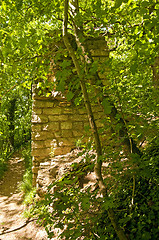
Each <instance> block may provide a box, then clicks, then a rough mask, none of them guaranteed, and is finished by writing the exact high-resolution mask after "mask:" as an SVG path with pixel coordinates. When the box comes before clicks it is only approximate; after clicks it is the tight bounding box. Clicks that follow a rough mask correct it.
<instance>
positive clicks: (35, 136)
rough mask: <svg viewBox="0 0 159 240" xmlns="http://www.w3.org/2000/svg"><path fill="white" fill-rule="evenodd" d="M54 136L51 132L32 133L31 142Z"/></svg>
mask: <svg viewBox="0 0 159 240" xmlns="http://www.w3.org/2000/svg"><path fill="white" fill-rule="evenodd" d="M53 136H54V134H53V133H51V132H38V133H37V132H32V140H33V141H34V140H46V139H48V137H49V138H51V137H53Z"/></svg>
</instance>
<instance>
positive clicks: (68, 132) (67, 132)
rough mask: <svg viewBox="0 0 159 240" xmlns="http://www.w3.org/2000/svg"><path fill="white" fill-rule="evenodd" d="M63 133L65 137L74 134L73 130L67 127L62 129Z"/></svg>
mask: <svg viewBox="0 0 159 240" xmlns="http://www.w3.org/2000/svg"><path fill="white" fill-rule="evenodd" d="M61 134H62V136H63V137H72V136H73V134H72V131H70V130H66V129H63V130H61Z"/></svg>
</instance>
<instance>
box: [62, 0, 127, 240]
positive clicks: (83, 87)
mask: <svg viewBox="0 0 159 240" xmlns="http://www.w3.org/2000/svg"><path fill="white" fill-rule="evenodd" d="M75 3H76V4H77V5H78V2H77V1H75ZM68 5H69V1H68V0H65V6H64V22H63V38H64V43H65V45H66V48H67V50H68V51H69V54H70V56H71V58H72V60H73V63H74V65H75V67H76V70H77V74H78V76H79V79H80V85H81V90H82V93H83V96H84V103H85V106H86V110H87V114H88V119H89V123H90V127H91V129H92V132H93V135H94V140H95V145H96V152H97V160H96V164H95V174H96V178H97V182H98V185H99V189H100V191H101V193H102V194H103V196H104V197H108V195H107V189H106V186H105V184H104V182H103V177H102V174H101V166H102V159H101V158H102V147H101V142H100V139H99V134H98V131H97V126H96V123H95V120H94V115H93V112H92V108H91V104H90V101H89V96H88V92H87V88H86V84H85V80H84V76H83V73H82V71H81V66H80V64H79V61H78V59H77V58H76V55H75V53H74V50H73V48H72V46H71V44H70V42H69V39H68V34H67V24H68ZM108 216H109V218H110V220H111V223H112V225H113V227H114V229H115V231H116V233H117V235H118V237H119V239H120V240H127V237H126V235H125V234H124V231H123V230H122V228H121V227H120V226H119V225H118V222H117V221H116V218H115V214H114V211H113V209H108Z"/></svg>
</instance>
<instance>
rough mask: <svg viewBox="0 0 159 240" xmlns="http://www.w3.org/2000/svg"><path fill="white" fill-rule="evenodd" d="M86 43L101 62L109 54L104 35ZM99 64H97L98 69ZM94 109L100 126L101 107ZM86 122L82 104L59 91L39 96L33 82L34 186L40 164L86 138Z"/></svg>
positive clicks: (86, 118)
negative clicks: (75, 103) (53, 94)
mask: <svg viewBox="0 0 159 240" xmlns="http://www.w3.org/2000/svg"><path fill="white" fill-rule="evenodd" d="M87 45H88V47H89V50H90V52H91V55H92V58H93V59H94V60H98V61H99V62H100V63H101V65H102V63H103V62H104V61H105V59H106V58H108V55H109V53H108V48H107V44H106V42H105V39H104V38H103V37H101V38H98V39H88V41H87ZM101 65H100V64H98V66H99V68H100V66H101ZM105 71H107V69H105ZM105 76H106V74H105V72H104V71H102V73H101V75H100V78H101V79H102V80H103V81H105ZM93 111H94V116H95V120H96V123H97V126H98V127H102V126H103V123H102V121H101V120H102V116H103V109H102V108H100V107H99V106H97V105H96V106H94V107H93ZM88 125H89V123H88V117H87V114H86V110H85V108H84V107H82V106H80V107H77V106H75V105H74V104H72V103H70V102H68V101H67V100H66V98H65V97H63V96H62V95H60V94H57V95H56V96H49V97H44V96H42V95H41V96H39V95H38V94H37V93H36V84H35V85H33V106H32V157H33V160H32V163H33V164H32V172H33V185H34V186H35V185H36V179H37V175H38V170H39V165H40V163H42V162H45V161H47V160H48V159H50V158H52V157H53V156H57V155H63V154H66V153H69V152H70V151H71V150H72V149H74V148H75V146H76V143H77V141H79V139H81V137H82V136H83V135H84V138H83V140H84V141H85V140H86V139H88V138H89V133H88V134H86V133H85V128H87V126H88Z"/></svg>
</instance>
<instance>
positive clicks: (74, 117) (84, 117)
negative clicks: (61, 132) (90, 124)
mask: <svg viewBox="0 0 159 240" xmlns="http://www.w3.org/2000/svg"><path fill="white" fill-rule="evenodd" d="M69 119H70V120H72V121H77V122H78V121H79V122H81V121H85V120H88V117H87V115H85V114H82V115H79V114H77V115H76V114H75V115H70V116H69Z"/></svg>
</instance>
